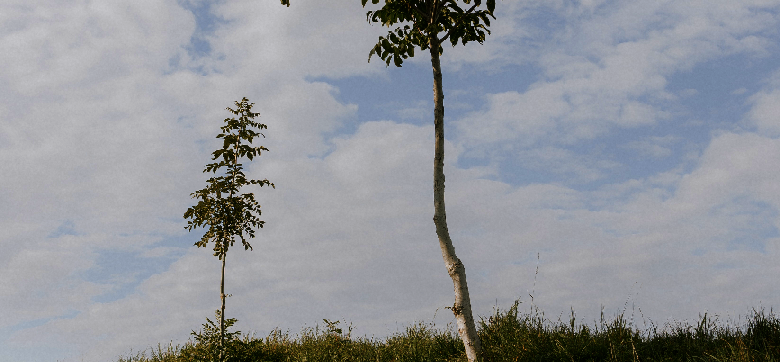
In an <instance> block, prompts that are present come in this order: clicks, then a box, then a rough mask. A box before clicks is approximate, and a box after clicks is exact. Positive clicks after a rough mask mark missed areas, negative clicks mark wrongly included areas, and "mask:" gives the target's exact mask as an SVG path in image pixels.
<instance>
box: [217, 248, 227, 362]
mask: <svg viewBox="0 0 780 362" xmlns="http://www.w3.org/2000/svg"><path fill="white" fill-rule="evenodd" d="M226 256H227V253H225V254H223V255H222V280H221V281H220V283H219V298H220V299H221V300H222V309H221V310H220V312H219V362H222V361H224V360H225V257H226Z"/></svg>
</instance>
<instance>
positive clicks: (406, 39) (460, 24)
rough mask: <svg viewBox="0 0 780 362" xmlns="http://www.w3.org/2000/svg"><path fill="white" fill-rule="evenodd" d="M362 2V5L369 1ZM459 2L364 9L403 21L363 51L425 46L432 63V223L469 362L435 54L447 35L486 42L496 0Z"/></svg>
mask: <svg viewBox="0 0 780 362" xmlns="http://www.w3.org/2000/svg"><path fill="white" fill-rule="evenodd" d="M361 1H362V3H363V7H365V6H366V3H367V2H368V0H361ZM462 1H463V3H465V5H466V6H464V7H465V8H466V9H465V10H464V8H461V6H460V4H459V3H460V0H385V5H384V6H383V7H382V8H381V9H380V10H377V11H369V12H368V13H367V14H366V19H367V20H368V22H369V23H381V24H382V25H384V26H387V27H392V26H393V25H394V24H397V23H407V25H404V26H403V27H401V26H399V27H397V28H396V29H395V30H391V31H389V32H388V33H387V36H386V37H383V36H380V37H379V41H378V42H377V43H376V45H374V47H373V49H371V52H370V53H369V55H368V61H369V62H370V61H371V57H372V56H373V55H377V56H378V57H380V58H382V60H384V61H385V63H386V64H387V66H389V65H390V61H393V63H394V64H395V66H397V67H400V66H401V64H403V60H404V59H406V58H408V57H413V56H414V49H415V48H416V47H420V49H421V50H426V49H428V50H430V54H431V65H432V66H433V104H434V109H433V124H434V129H435V137H436V140H435V142H436V145H435V151H434V157H433V205H434V214H433V223H434V224H435V226H436V235H438V237H439V246H440V247H441V252H442V256H443V257H444V264H445V266H446V267H447V272H448V273H449V275H450V277H451V278H452V282H453V284H454V286H455V304H453V306H452V307H451V309H452V313H453V314H455V318H456V319H457V321H458V334H459V335H460V337H461V339H462V340H463V344H464V346H465V347H466V356H467V357H468V360H469V361H475V360H477V359H481V354H482V352H481V350H482V348H481V345H480V341H479V336H478V335H477V329H476V327H475V325H474V317H473V316H472V313H471V301H470V299H469V290H468V285H467V284H466V269H465V268H464V266H463V263H462V262H461V261H460V259H458V257H457V256H456V255H455V248H454V247H453V246H452V240H451V239H450V235H449V231H448V230H447V214H446V212H445V208H444V93H443V91H442V76H441V62H440V60H439V57H440V56H441V55H442V54H443V52H444V48H443V47H442V43H443V42H445V41H446V40H447V39H449V41H450V43H451V44H452V46H453V47H454V46H455V45H457V44H458V42H461V43H462V44H463V45H466V43H468V42H471V41H477V42H479V43H480V44H481V43H482V42H483V41H484V40H485V33H488V34H490V30H488V28H487V27H489V26H490V18H493V19H495V16H494V15H493V11H494V10H495V7H496V1H495V0H487V1H486V4H485V5H486V9H482V8H481V5H482V0H462ZM472 2H473V4H472ZM371 3H372V4H377V3H379V0H371ZM469 5H470V6H469ZM442 33H443V34H442ZM440 34H442V35H441V36H440Z"/></svg>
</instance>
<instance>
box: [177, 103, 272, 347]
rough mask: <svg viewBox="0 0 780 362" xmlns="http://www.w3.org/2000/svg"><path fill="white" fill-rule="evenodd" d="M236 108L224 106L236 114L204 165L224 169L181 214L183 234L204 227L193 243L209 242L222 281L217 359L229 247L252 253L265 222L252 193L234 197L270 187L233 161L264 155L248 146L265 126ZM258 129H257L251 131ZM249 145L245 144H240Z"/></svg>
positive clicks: (244, 106) (247, 109) (248, 109)
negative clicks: (248, 189)
mask: <svg viewBox="0 0 780 362" xmlns="http://www.w3.org/2000/svg"><path fill="white" fill-rule="evenodd" d="M235 104H236V107H237V108H236V109H231V108H230V107H228V108H227V110H228V111H230V113H232V114H234V115H236V116H238V119H235V118H225V120H224V122H225V125H224V126H222V127H220V129H221V130H222V133H220V134H219V135H217V138H222V140H223V142H222V148H220V149H218V150H216V151H214V152H213V153H212V155H213V157H212V160H213V161H217V160H219V161H218V162H215V163H210V164H208V165H206V168H205V169H204V170H203V172H204V173H208V172H213V173H214V174H216V173H217V171H221V170H223V169H224V172H223V173H222V175H221V176H215V177H211V178H209V179H208V181H207V183H208V186H206V188H204V189H202V190H198V191H195V192H193V193H192V194H190V195H191V196H192V198H196V199H199V201H198V204H197V205H195V206H193V207H190V208H189V209H187V211H186V212H185V213H184V218H185V219H190V220H189V221H188V222H187V226H186V227H185V228H186V229H187V230H189V231H192V229H195V228H199V227H205V228H207V230H206V233H205V234H203V238H201V240H200V241H198V242H197V243H195V245H196V246H197V247H205V246H207V245H208V243H209V242H212V241H213V242H214V256H216V257H218V258H219V260H221V261H222V279H221V281H220V286H219V297H220V299H221V300H222V308H221V310H220V312H219V313H218V314H219V317H220V324H219V325H220V346H219V348H220V357H219V359H220V361H222V360H224V357H225V356H224V340H225V256H226V255H227V251H228V249H229V248H230V247H231V246H233V242H234V241H235V238H236V237H238V238H240V239H241V243H242V244H243V245H244V249H245V250H250V249H252V246H251V245H250V244H249V242H248V241H247V237H248V238H250V239H251V238H254V237H255V229H256V228H258V227H259V228H262V227H263V224H264V223H265V222H264V221H262V220H260V219H258V216H259V215H260V214H261V212H260V204H259V203H257V201H256V200H255V195H254V194H252V193H244V194H239V192H240V190H241V187H242V186H245V185H249V184H254V185H260V186H264V185H265V186H271V187H273V188H276V186H274V184H272V183H271V182H270V181H268V180H267V179H266V180H251V179H247V178H246V176H245V175H244V172H243V165H242V164H240V163H238V161H239V158H243V157H247V158H249V160H250V161H251V160H252V159H253V158H254V157H259V156H260V154H261V151H268V149H267V148H265V147H263V146H259V147H252V146H250V145H249V144H251V143H252V140H254V138H255V137H257V136H263V137H265V135H263V134H262V133H259V132H258V131H259V130H262V129H265V128H267V127H266V125H264V124H261V123H258V122H255V121H253V119H254V118H255V117H257V116H259V115H260V114H259V113H253V112H252V105H254V103H249V100H247V99H246V97H244V98H243V99H241V102H235ZM255 129H257V130H258V131H255ZM244 141H246V143H248V144H245V142H244Z"/></svg>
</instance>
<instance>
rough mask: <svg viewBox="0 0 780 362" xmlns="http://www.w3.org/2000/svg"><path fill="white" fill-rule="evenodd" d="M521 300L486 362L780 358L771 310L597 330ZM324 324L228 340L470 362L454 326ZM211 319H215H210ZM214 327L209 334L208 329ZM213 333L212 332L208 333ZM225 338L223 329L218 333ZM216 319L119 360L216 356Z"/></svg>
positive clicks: (375, 359) (487, 339)
mask: <svg viewBox="0 0 780 362" xmlns="http://www.w3.org/2000/svg"><path fill="white" fill-rule="evenodd" d="M518 305H519V302H515V303H514V305H513V306H512V307H511V308H509V309H508V310H505V311H500V310H498V309H496V311H495V313H494V315H492V316H490V317H488V318H487V319H482V320H481V321H480V323H479V336H480V339H481V341H482V348H483V353H484V359H485V361H562V362H563V361H569V362H571V361H713V362H715V361H780V320H779V319H778V318H777V317H776V316H775V315H774V314H773V313H772V312H771V311H770V313H769V314H768V315H766V314H765V313H764V311H763V310H761V311H756V310H753V315H751V316H749V317H748V319H747V322H746V323H745V324H744V325H743V326H732V327H729V326H719V325H717V324H716V321H713V320H712V319H711V318H708V317H707V314H705V315H704V317H702V319H701V321H699V323H697V324H696V325H694V326H690V325H687V324H677V325H674V326H666V328H664V329H663V330H661V331H659V330H658V328H657V327H653V328H652V329H651V330H649V331H645V332H641V331H639V330H636V329H633V328H632V327H631V323H629V322H628V321H626V319H625V318H624V317H623V314H620V315H618V316H617V317H616V318H615V319H614V320H612V321H610V322H606V321H604V319H603V314H602V320H601V321H600V322H599V323H598V324H595V323H594V326H593V327H589V326H586V325H577V324H575V319H574V313H573V311H572V317H571V319H570V320H569V321H568V322H562V321H561V320H560V319H559V320H558V322H557V323H553V322H551V321H549V320H546V319H545V318H544V313H540V312H539V310H538V309H534V308H532V310H531V313H528V314H521V313H519V312H518ZM324 321H325V323H326V325H327V327H326V328H324V329H319V328H318V327H317V328H308V329H304V330H303V331H302V332H301V333H300V334H299V335H297V336H295V338H293V337H291V336H290V335H289V333H283V332H281V331H280V330H279V329H276V330H274V331H272V332H271V333H270V334H269V335H268V336H267V337H265V338H256V337H254V336H249V335H244V336H241V335H240V333H237V332H233V334H232V335H231V340H230V342H229V343H228V344H227V345H228V348H227V349H228V358H227V359H226V360H227V361H230V362H243V361H269V362H271V361H273V362H277V361H278V362H283V361H284V362H287V361H289V362H292V361H301V362H303V361H307V362H314V361H366V362H369V361H370V362H385V361H387V362H390V361H394V362H416V361H420V362H422V361H426V362H429V361H430V362H455V361H466V358H465V354H464V351H463V345H462V344H461V341H460V339H459V338H458V337H457V334H456V333H455V332H454V331H453V330H452V329H451V328H448V329H445V330H439V329H436V328H435V326H434V325H433V324H423V323H417V324H414V325H412V326H410V327H407V328H406V331H405V332H403V333H397V334H395V335H393V336H390V337H388V338H386V339H383V340H377V339H373V338H371V339H369V338H352V336H351V332H352V328H351V327H350V328H349V329H348V330H347V332H346V333H345V332H344V331H343V330H342V329H341V328H338V323H339V322H338V321H336V322H330V321H327V320H324ZM209 323H212V322H211V321H209ZM207 332H208V333H207ZM209 333H210V334H209ZM217 336H218V334H217ZM217 340H218V337H215V336H214V333H213V323H212V324H211V325H207V324H204V329H203V331H202V332H200V333H197V334H196V335H195V341H189V342H187V343H186V344H184V345H183V346H173V345H168V346H167V347H165V348H163V347H162V346H160V345H158V346H157V348H156V350H155V349H151V350H150V356H148V357H147V356H146V351H144V352H140V353H137V354H136V355H135V356H128V357H122V358H120V359H119V360H118V362H184V361H212V360H215V353H216V347H215V346H216V345H215V343H217V342H216V341H217Z"/></svg>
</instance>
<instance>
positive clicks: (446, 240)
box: [429, 34, 482, 362]
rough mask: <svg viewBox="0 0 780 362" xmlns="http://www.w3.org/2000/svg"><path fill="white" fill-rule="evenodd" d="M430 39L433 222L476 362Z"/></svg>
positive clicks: (477, 347)
mask: <svg viewBox="0 0 780 362" xmlns="http://www.w3.org/2000/svg"><path fill="white" fill-rule="evenodd" d="M429 39H430V50H431V64H432V65H433V104H434V111H433V115H434V128H435V134H436V147H435V151H434V157H433V206H434V214H433V223H434V224H435V225H436V235H438V237H439V246H440V247H441V254H442V257H443V258H444V265H445V266H446V267H447V273H449V275H450V278H452V283H453V285H454V287H455V304H453V306H452V313H453V314H455V319H456V320H457V323H458V335H460V338H461V340H462V341H463V345H464V347H465V348H466V357H467V358H468V360H469V362H474V361H477V360H481V357H482V345H481V343H480V341H479V335H477V328H476V325H475V324H474V317H473V316H472V313H471V300H470V298H469V288H468V284H467V283H466V268H465V267H464V266H463V263H462V262H461V261H460V259H458V256H457V255H455V247H453V246H452V239H450V232H449V231H448V230H447V213H446V211H445V208H444V92H443V90H442V77H441V62H440V60H439V39H438V38H437V37H436V34H430V36H429Z"/></svg>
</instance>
